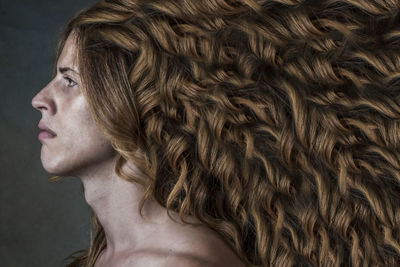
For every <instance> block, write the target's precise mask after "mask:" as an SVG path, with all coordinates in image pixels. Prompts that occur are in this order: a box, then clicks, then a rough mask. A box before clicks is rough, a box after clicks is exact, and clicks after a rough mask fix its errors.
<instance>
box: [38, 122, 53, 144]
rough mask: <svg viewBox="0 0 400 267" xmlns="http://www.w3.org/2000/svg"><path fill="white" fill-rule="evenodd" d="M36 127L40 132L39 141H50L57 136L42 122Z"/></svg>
mask: <svg viewBox="0 0 400 267" xmlns="http://www.w3.org/2000/svg"><path fill="white" fill-rule="evenodd" d="M38 127H39V128H40V129H41V130H42V131H40V133H39V136H38V139H39V140H43V139H50V138H54V137H56V136H57V134H56V133H55V132H53V131H52V130H51V129H50V128H49V127H47V126H46V125H45V124H44V123H43V122H39V125H38Z"/></svg>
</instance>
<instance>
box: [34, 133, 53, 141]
mask: <svg viewBox="0 0 400 267" xmlns="http://www.w3.org/2000/svg"><path fill="white" fill-rule="evenodd" d="M54 137H56V136H55V135H54V134H52V133H50V132H48V131H41V132H40V133H39V136H38V139H39V140H43V139H49V138H54Z"/></svg>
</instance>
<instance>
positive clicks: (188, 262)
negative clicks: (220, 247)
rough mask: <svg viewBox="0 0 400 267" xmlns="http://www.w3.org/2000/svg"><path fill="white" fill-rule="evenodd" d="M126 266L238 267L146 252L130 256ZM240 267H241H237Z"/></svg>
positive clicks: (210, 260) (189, 255)
mask: <svg viewBox="0 0 400 267" xmlns="http://www.w3.org/2000/svg"><path fill="white" fill-rule="evenodd" d="M125 263H126V265H125V264H124V266H135V267H149V266H152V267H170V266H174V267H204V266H209V267H236V266H232V265H230V264H221V262H218V261H215V260H213V259H212V258H209V259H208V258H204V257H203V258H202V257H198V256H196V255H191V254H187V253H172V252H157V251H151V252H150V251H146V252H139V253H134V254H132V255H130V257H129V259H127V260H126V261H125ZM243 266H244V265H243ZM237 267H239V266H237Z"/></svg>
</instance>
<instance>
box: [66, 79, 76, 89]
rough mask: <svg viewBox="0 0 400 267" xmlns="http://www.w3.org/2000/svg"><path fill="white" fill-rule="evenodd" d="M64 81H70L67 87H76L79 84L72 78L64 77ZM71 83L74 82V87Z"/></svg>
mask: <svg viewBox="0 0 400 267" xmlns="http://www.w3.org/2000/svg"><path fill="white" fill-rule="evenodd" d="M64 79H65V80H67V81H68V85H67V86H68V87H74V86H75V85H77V83H76V82H75V81H74V80H72V79H71V78H68V77H64ZM71 82H73V83H74V85H72V86H71V85H70V83H71Z"/></svg>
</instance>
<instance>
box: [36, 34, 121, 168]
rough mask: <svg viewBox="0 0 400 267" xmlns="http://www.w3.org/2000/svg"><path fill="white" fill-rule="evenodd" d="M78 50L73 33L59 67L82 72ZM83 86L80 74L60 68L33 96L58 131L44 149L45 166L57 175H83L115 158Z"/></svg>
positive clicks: (42, 155)
mask: <svg viewBox="0 0 400 267" xmlns="http://www.w3.org/2000/svg"><path fill="white" fill-rule="evenodd" d="M74 52H75V43H74V36H73V35H70V36H69V38H68V39H67V41H66V43H65V46H64V49H63V50H62V53H61V55H60V58H59V60H58V62H57V69H58V68H59V67H72V68H73V69H75V70H77V71H78V70H79V68H78V67H79V66H78V65H77V64H76V60H75V57H74V55H75V54H74ZM66 77H68V78H69V79H72V80H73V81H75V82H76V83H74V82H71V81H68V80H67V79H66ZM80 86H81V85H80V79H79V75H78V74H75V73H74V72H72V71H68V72H66V73H64V74H63V73H60V72H59V71H58V73H57V75H56V76H55V77H54V79H53V80H52V81H50V82H49V83H48V84H47V85H46V86H45V87H44V88H43V89H42V90H41V91H40V92H39V93H38V94H37V95H36V96H35V97H34V98H33V99H32V106H33V107H34V108H36V109H38V110H40V111H41V113H42V121H44V122H45V124H46V125H47V126H48V127H49V128H50V129H52V130H53V131H54V132H55V133H56V134H57V136H56V137H55V138H53V139H45V140H44V141H43V142H42V150H41V161H42V164H43V168H44V169H45V170H46V171H47V172H48V173H50V174H53V175H66V176H79V175H83V174H84V173H88V172H89V171H90V168H91V167H93V166H94V165H98V164H99V163H101V162H103V161H108V160H111V158H113V157H115V151H114V150H113V148H112V147H111V144H110V142H109V141H108V140H107V139H106V138H105V137H104V136H103V135H102V134H101V132H100V131H99V129H98V127H97V126H96V125H95V123H94V120H93V119H92V116H91V114H90V112H89V107H88V103H87V101H86V99H85V97H84V96H83V93H82V91H81V87H80Z"/></svg>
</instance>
